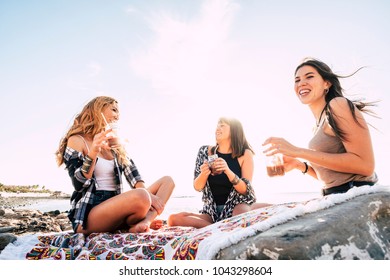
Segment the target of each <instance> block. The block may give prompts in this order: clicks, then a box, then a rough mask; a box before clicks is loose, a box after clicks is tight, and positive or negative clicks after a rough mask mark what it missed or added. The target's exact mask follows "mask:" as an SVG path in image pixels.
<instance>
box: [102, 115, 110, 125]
mask: <svg viewBox="0 0 390 280" xmlns="http://www.w3.org/2000/svg"><path fill="white" fill-rule="evenodd" d="M101 114H102V117H103V120H104V122H105V123H106V125H108V126H110V125H109V124H108V121H107V120H106V117H105V116H104V114H103V113H101Z"/></svg>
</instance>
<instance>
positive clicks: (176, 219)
mask: <svg viewBox="0 0 390 280" xmlns="http://www.w3.org/2000/svg"><path fill="white" fill-rule="evenodd" d="M182 218H183V213H178V214H171V215H169V217H168V219H167V224H168V226H178V225H180V221H181V220H182Z"/></svg>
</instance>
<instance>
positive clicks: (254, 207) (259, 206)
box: [250, 203, 273, 210]
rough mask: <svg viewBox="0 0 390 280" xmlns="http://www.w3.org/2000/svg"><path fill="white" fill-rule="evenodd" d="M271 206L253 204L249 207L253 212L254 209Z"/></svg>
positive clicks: (267, 204)
mask: <svg viewBox="0 0 390 280" xmlns="http://www.w3.org/2000/svg"><path fill="white" fill-rule="evenodd" d="M272 205H273V204H269V203H253V204H252V205H251V206H250V207H251V210H255V209H259V208H264V207H268V206H272Z"/></svg>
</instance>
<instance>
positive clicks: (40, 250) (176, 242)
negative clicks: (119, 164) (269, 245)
mask: <svg viewBox="0 0 390 280" xmlns="http://www.w3.org/2000/svg"><path fill="white" fill-rule="evenodd" d="M296 205H297V204H296V203H288V204H282V205H275V206H270V207H267V208H261V209H258V210H254V211H251V212H247V213H244V214H241V215H239V216H235V217H232V218H229V219H226V220H223V221H220V222H218V223H215V224H212V225H210V226H208V227H205V228H202V229H195V228H190V227H167V226H164V227H163V228H161V229H159V230H156V231H154V230H152V231H150V232H148V233H140V234H133V233H125V232H116V233H93V234H90V235H89V236H87V237H85V236H84V235H83V234H74V233H69V232H67V233H60V234H51V235H41V236H38V241H39V243H38V244H36V245H35V246H34V247H33V248H32V249H31V250H30V251H29V252H28V253H27V254H26V259H29V260H41V259H52V260H97V259H99V260H169V259H170V260H194V259H197V255H198V252H199V247H200V245H201V244H202V242H204V241H205V240H208V241H210V242H211V244H213V243H214V241H213V239H215V241H217V240H218V241H220V240H221V239H222V238H229V237H230V236H231V235H232V234H233V233H236V232H238V231H241V230H243V229H245V228H250V227H252V226H253V225H255V224H258V223H263V222H266V221H267V219H269V218H270V217H271V216H273V215H275V214H277V213H282V212H284V211H288V210H289V209H291V208H294V207H296ZM207 244H208V243H207ZM220 249H222V248H220ZM202 250H207V246H203V248H202Z"/></svg>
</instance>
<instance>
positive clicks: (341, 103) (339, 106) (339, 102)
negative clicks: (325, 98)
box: [329, 97, 351, 113]
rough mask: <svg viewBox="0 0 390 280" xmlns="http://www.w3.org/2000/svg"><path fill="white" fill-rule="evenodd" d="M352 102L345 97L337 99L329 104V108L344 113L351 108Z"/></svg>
mask: <svg viewBox="0 0 390 280" xmlns="http://www.w3.org/2000/svg"><path fill="white" fill-rule="evenodd" d="M350 102H351V101H349V100H348V99H347V98H345V97H335V98H333V99H332V100H331V101H330V102H329V107H330V108H331V109H332V111H334V112H336V113H337V112H342V111H344V110H346V109H348V108H349V106H350V105H349V104H350Z"/></svg>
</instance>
